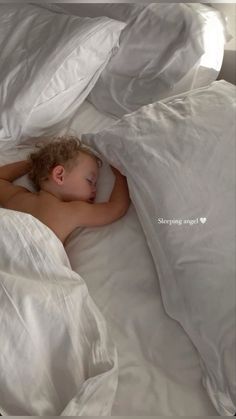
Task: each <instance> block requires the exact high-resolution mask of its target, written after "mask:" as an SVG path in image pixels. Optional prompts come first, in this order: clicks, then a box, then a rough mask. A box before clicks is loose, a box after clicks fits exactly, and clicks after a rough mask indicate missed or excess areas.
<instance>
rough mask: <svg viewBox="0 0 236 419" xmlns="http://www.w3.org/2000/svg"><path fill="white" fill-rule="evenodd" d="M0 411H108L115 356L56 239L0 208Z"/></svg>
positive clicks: (21, 216)
mask: <svg viewBox="0 0 236 419" xmlns="http://www.w3.org/2000/svg"><path fill="white" fill-rule="evenodd" d="M0 237H1V239H0V307H1V309H0V341H1V352H0V411H1V413H3V414H6V415H31V416H32V415H36V416H45V415H52V416H58V415H63V416H82V415H84V416H89V415H91V416H100V415H102V416H105V415H110V411H111V408H112V405H113V400H114V396H115V392H116V388H117V381H118V366H117V353H116V348H115V347H114V345H113V343H112V341H111V339H110V337H109V334H108V331H107V328H106V323H105V321H104V318H103V316H102V314H101V313H100V311H99V310H98V308H97V307H96V305H95V303H94V302H93V300H92V299H91V297H90V296H89V293H88V289H87V286H86V284H85V282H84V280H83V279H82V278H81V276H80V275H79V274H77V273H76V272H74V271H73V270H72V269H71V266H70V262H69V259H68V257H67V254H66V252H65V250H64V247H63V245H62V243H61V242H60V240H59V239H58V238H57V236H56V235H55V234H54V232H53V231H51V230H50V229H49V228H48V227H47V226H45V225H44V224H43V223H41V221H39V220H37V219H36V218H35V217H33V216H31V215H30V214H25V213H20V212H17V211H12V210H6V209H2V208H0Z"/></svg>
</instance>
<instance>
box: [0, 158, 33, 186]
mask: <svg viewBox="0 0 236 419" xmlns="http://www.w3.org/2000/svg"><path fill="white" fill-rule="evenodd" d="M30 169H31V163H30V162H29V161H28V160H21V161H17V162H15V163H10V164H6V165H5V166H1V167H0V179H2V180H6V181H8V182H13V181H14V180H15V179H17V178H18V177H21V176H23V175H25V174H26V173H28V172H29V171H30Z"/></svg>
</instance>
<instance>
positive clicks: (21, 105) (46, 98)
mask: <svg viewBox="0 0 236 419" xmlns="http://www.w3.org/2000/svg"><path fill="white" fill-rule="evenodd" d="M124 26H125V23H123V22H120V21H116V20H112V19H109V18H108V17H99V18H96V19H91V18H79V17H75V16H67V15H65V14H60V13H55V12H52V11H49V10H46V9H43V8H41V7H37V6H35V5H29V4H19V5H17V4H1V5H0V64H1V73H0V105H1V115H0V136H1V137H2V138H5V139H6V138H9V139H10V138H16V139H21V138H22V137H27V136H39V135H43V134H50V135H51V134H55V133H56V132H58V130H59V129H61V128H62V127H63V125H64V124H65V123H66V122H67V121H68V120H69V119H70V118H71V117H72V116H73V115H74V113H75V111H76V110H77V109H78V107H79V105H80V104H81V103H82V102H83V101H84V100H85V98H86V97H87V95H88V94H89V92H90V90H91V89H92V87H93V86H94V84H95V82H96V81H97V79H98V77H99V75H100V73H101V72H102V70H103V69H104V68H105V66H106V64H107V62H108V61H109V59H110V57H111V55H112V54H113V53H114V51H115V48H117V47H118V40H119V36H120V32H121V30H122V29H123V28H124ZM114 47H115V48H114Z"/></svg>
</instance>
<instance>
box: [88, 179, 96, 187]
mask: <svg viewBox="0 0 236 419" xmlns="http://www.w3.org/2000/svg"><path fill="white" fill-rule="evenodd" d="M87 181H88V183H89V184H90V185H92V184H93V182H92V180H90V179H87ZM94 185H95V186H96V185H97V182H95V184H94Z"/></svg>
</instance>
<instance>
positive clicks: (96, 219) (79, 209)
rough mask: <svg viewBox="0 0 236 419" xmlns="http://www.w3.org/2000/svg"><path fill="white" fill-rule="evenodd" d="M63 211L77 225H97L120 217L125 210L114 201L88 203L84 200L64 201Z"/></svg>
mask: <svg viewBox="0 0 236 419" xmlns="http://www.w3.org/2000/svg"><path fill="white" fill-rule="evenodd" d="M63 212H64V213H65V214H66V216H67V217H70V219H71V221H72V222H73V223H74V224H75V225H76V226H77V227H97V226H101V225H106V224H110V223H112V222H113V221H116V220H117V219H119V218H121V217H122V216H123V215H124V214H125V212H126V211H124V209H123V208H122V207H121V206H120V205H119V204H118V203H116V202H110V201H109V202H102V203H96V204H90V203H87V202H84V201H71V202H65V203H64V210H63Z"/></svg>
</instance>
